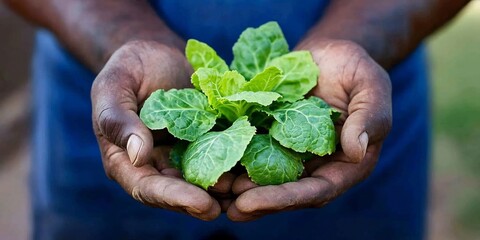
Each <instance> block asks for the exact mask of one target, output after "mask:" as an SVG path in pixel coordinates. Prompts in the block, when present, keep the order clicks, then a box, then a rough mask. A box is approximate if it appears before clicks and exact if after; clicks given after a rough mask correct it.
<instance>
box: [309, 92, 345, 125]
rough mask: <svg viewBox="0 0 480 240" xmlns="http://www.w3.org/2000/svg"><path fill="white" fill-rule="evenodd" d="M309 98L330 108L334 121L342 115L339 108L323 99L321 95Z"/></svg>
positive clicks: (321, 105) (323, 106)
mask: <svg viewBox="0 0 480 240" xmlns="http://www.w3.org/2000/svg"><path fill="white" fill-rule="evenodd" d="M308 100H310V101H313V102H315V103H316V104H318V106H319V107H321V108H326V109H329V110H330V118H331V119H332V121H333V122H334V123H335V122H336V121H337V120H338V118H339V117H340V116H341V115H342V112H340V111H339V110H337V109H335V108H333V107H331V106H330V105H329V104H328V103H327V102H325V101H324V100H323V99H321V98H319V97H315V96H311V97H310V98H308Z"/></svg>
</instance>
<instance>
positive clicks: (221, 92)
mask: <svg viewBox="0 0 480 240" xmlns="http://www.w3.org/2000/svg"><path fill="white" fill-rule="evenodd" d="M194 75H196V78H197V79H198V85H199V86H200V89H201V90H202V91H203V92H204V93H205V95H207V97H208V102H209V103H210V105H212V106H213V107H215V108H216V107H217V106H218V105H219V104H221V103H220V102H219V99H220V98H223V97H226V96H229V95H232V94H234V93H237V92H239V91H240V89H241V87H242V86H243V85H244V84H245V82H246V81H245V78H243V76H242V75H240V74H239V73H238V72H237V71H226V72H225V73H224V74H223V75H221V74H219V73H218V71H217V70H215V69H211V68H200V69H198V70H197V71H196V72H195V73H194Z"/></svg>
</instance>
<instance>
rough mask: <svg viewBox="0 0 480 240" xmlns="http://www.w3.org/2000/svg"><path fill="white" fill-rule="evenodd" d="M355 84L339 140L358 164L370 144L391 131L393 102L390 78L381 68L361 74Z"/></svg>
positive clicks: (345, 151)
mask: <svg viewBox="0 0 480 240" xmlns="http://www.w3.org/2000/svg"><path fill="white" fill-rule="evenodd" d="M360 80H362V81H360ZM357 83H358V84H357V85H356V86H355V87H354V89H353V91H352V95H351V96H352V97H351V101H350V103H349V105H348V112H349V114H348V117H347V119H346V120H345V123H344V125H343V128H342V132H341V136H340V143H341V145H342V149H343V152H344V153H345V154H346V155H347V157H348V158H349V159H351V160H352V161H353V162H357V163H358V162H360V161H362V159H363V158H364V157H365V154H366V151H367V147H368V145H369V144H375V143H379V142H382V141H383V140H384V139H385V138H386V137H387V135H388V133H389V132H390V128H391V126H392V104H391V85H390V80H389V78H388V75H386V74H383V72H382V71H380V72H378V73H374V74H369V75H368V76H362V75H360V76H359V79H358V82H357Z"/></svg>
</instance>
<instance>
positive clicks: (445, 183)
mask: <svg viewBox="0 0 480 240" xmlns="http://www.w3.org/2000/svg"><path fill="white" fill-rule="evenodd" d="M428 47H429V50H430V64H431V74H432V90H433V99H432V100H433V121H434V122H433V123H434V125H433V130H434V131H433V134H434V135H433V137H434V138H433V139H434V143H433V163H432V168H433V174H432V183H431V185H432V189H433V191H432V195H431V198H430V202H431V207H432V209H431V210H432V212H431V213H430V216H431V219H430V224H431V225H434V226H437V227H438V225H440V227H439V228H446V229H444V231H447V232H450V233H449V235H451V236H443V237H442V236H441V235H439V236H438V237H440V238H442V239H443V238H445V239H448V238H454V239H480V1H472V2H471V3H470V4H469V6H467V8H465V9H464V11H462V12H461V13H460V15H459V16H458V17H457V18H456V19H455V20H454V21H452V22H451V23H450V24H449V25H447V26H446V27H444V28H443V29H442V30H440V31H439V32H437V33H436V34H435V35H433V36H432V37H431V38H430V39H429V40H428ZM436 211H437V212H440V214H437V213H436ZM432 216H434V218H432ZM442 218H443V219H442ZM442 222H443V223H442ZM443 225H444V226H443ZM432 231H435V229H432V226H431V229H430V232H432ZM440 231H442V230H440ZM430 238H432V239H434V237H433V236H430Z"/></svg>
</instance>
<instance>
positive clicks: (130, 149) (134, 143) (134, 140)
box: [127, 134, 143, 165]
mask: <svg viewBox="0 0 480 240" xmlns="http://www.w3.org/2000/svg"><path fill="white" fill-rule="evenodd" d="M142 147H143V141H142V139H141V138H140V137H139V136H137V135H135V134H132V135H131V136H130V138H129V139H128V142H127V153H128V158H130V161H131V162H132V164H133V165H135V163H136V162H137V159H138V154H139V153H140V150H142Z"/></svg>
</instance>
